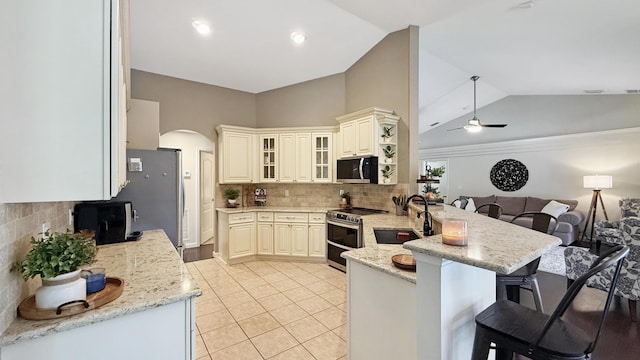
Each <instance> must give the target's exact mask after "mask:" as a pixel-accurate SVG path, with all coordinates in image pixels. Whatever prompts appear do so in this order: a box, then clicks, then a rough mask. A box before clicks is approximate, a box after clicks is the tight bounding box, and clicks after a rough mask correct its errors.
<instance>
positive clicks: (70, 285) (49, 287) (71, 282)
mask: <svg viewBox="0 0 640 360" xmlns="http://www.w3.org/2000/svg"><path fill="white" fill-rule="evenodd" d="M80 271H81V270H80V269H78V270H75V271H72V272H69V273H66V274H62V275H58V276H56V277H52V278H49V279H42V286H41V287H39V288H38V290H36V308H38V309H55V308H57V307H58V306H60V305H62V304H64V303H67V302H69V301H75V300H86V299H87V282H86V281H85V279H83V278H81V277H80Z"/></svg>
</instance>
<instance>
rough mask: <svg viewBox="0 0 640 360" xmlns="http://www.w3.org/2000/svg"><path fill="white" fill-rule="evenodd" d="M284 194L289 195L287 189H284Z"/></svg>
mask: <svg viewBox="0 0 640 360" xmlns="http://www.w3.org/2000/svg"><path fill="white" fill-rule="evenodd" d="M284 196H285V197H286V196H289V189H284Z"/></svg>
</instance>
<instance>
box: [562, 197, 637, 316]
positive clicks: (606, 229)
mask: <svg viewBox="0 0 640 360" xmlns="http://www.w3.org/2000/svg"><path fill="white" fill-rule="evenodd" d="M620 209H621V211H622V219H620V221H615V222H611V221H600V222H597V223H596V230H595V231H596V238H597V240H599V241H603V242H605V243H612V244H622V245H627V246H629V248H630V251H629V256H627V258H625V259H624V262H623V264H622V270H621V271H620V278H619V280H618V284H617V285H616V288H615V291H614V295H616V296H619V297H621V298H624V299H627V300H628V302H629V313H630V315H631V319H632V321H637V313H636V311H637V310H636V306H637V301H638V300H640V199H622V200H620ZM564 255H565V264H566V266H567V280H568V284H570V283H571V282H572V281H573V280H575V279H577V278H578V277H580V276H581V275H582V274H584V273H586V271H587V270H588V269H589V266H590V265H591V263H592V262H593V261H594V260H595V259H596V258H597V256H596V255H595V254H593V253H590V252H589V249H585V248H580V247H573V246H569V247H567V248H566V249H565V250H564ZM611 276H612V273H611V272H610V271H608V272H603V273H602V274H598V275H596V276H595V277H593V278H591V279H590V280H589V281H588V282H587V286H590V287H593V288H597V289H600V290H605V289H607V286H608V284H609V283H610V280H611Z"/></svg>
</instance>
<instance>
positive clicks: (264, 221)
mask: <svg viewBox="0 0 640 360" xmlns="http://www.w3.org/2000/svg"><path fill="white" fill-rule="evenodd" d="M257 219H258V222H257V227H258V234H257V237H258V238H257V253H258V255H273V213H272V212H258V216H257Z"/></svg>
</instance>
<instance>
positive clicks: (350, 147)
mask: <svg viewBox="0 0 640 360" xmlns="http://www.w3.org/2000/svg"><path fill="white" fill-rule="evenodd" d="M339 136H340V149H339V150H338V154H339V156H340V157H341V158H347V157H351V156H355V155H356V154H357V151H356V122H355V121H348V122H344V123H341V124H340V133H339Z"/></svg>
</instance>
